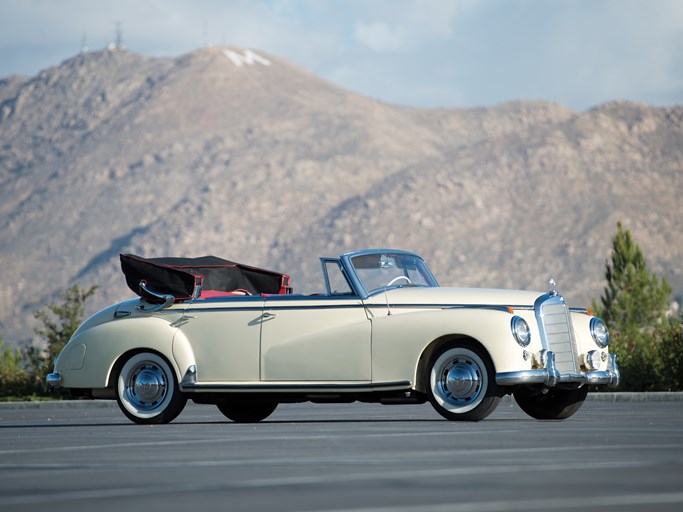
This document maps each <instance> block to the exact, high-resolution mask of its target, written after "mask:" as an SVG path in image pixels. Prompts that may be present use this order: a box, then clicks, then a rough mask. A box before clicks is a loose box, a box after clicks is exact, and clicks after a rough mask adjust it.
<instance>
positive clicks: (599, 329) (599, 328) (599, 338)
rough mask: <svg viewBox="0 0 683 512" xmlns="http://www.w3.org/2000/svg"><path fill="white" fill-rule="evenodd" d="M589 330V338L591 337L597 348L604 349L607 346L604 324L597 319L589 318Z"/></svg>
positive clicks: (606, 333)
mask: <svg viewBox="0 0 683 512" xmlns="http://www.w3.org/2000/svg"><path fill="white" fill-rule="evenodd" d="M590 329H591V336H593V340H594V341H595V344H596V345H597V346H598V347H600V348H605V347H606V346H607V345H609V331H608V330H607V326H606V325H605V322H603V321H602V320H600V319H599V318H597V317H593V318H591V323H590Z"/></svg>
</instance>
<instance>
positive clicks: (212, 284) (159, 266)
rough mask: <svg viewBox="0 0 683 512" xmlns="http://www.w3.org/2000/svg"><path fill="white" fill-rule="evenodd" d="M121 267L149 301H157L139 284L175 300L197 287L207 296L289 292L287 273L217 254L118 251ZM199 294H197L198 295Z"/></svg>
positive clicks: (186, 297)
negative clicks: (186, 255) (176, 255)
mask: <svg viewBox="0 0 683 512" xmlns="http://www.w3.org/2000/svg"><path fill="white" fill-rule="evenodd" d="M120 256H121V270H122V271H123V273H124V275H125V276H126V284H127V285H128V287H129V288H130V289H131V290H133V291H134V292H135V293H136V294H138V295H140V296H141V297H143V298H144V299H146V300H147V301H149V302H152V303H154V302H160V300H159V297H157V296H154V295H151V294H149V293H147V292H146V291H145V290H143V287H141V286H140V283H141V282H142V283H143V284H144V285H145V288H147V289H149V290H150V291H153V292H155V293H157V294H170V295H173V297H174V298H175V300H176V301H183V300H189V299H191V298H193V296H194V294H195V290H196V287H197V286H199V287H200V289H201V291H202V292H203V293H204V294H205V296H207V295H211V296H215V295H216V294H217V292H218V294H221V292H224V294H226V295H227V294H229V293H230V292H234V291H236V290H240V291H242V292H247V293H250V294H252V295H258V294H261V293H272V294H284V293H291V288H290V287H289V276H288V275H287V274H280V273H278V272H273V271H271V270H264V269H260V268H256V267H250V266H248V265H242V264H241V263H235V262H233V261H228V260H224V259H222V258H218V257H216V256H201V257H199V258H167V257H164V258H142V257H140V256H135V255H134V254H121V255H120ZM201 296H202V295H201V294H200V295H199V297H200V298H201Z"/></svg>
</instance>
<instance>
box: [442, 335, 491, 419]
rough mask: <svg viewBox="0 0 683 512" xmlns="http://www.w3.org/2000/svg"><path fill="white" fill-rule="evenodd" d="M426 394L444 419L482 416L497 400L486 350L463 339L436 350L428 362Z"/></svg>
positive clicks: (487, 412)
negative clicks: (455, 343) (461, 341)
mask: <svg viewBox="0 0 683 512" xmlns="http://www.w3.org/2000/svg"><path fill="white" fill-rule="evenodd" d="M428 395H429V401H430V402H431V403H432V406H433V407H434V409H436V411H437V412H438V413H439V414H441V416H443V417H444V418H446V419H449V420H464V421H479V420H483V419H484V418H486V417H487V416H488V415H489V414H491V413H492V412H493V411H494V410H495V408H496V407H497V406H498V402H499V401H500V393H499V388H498V386H497V385H496V381H495V375H494V370H493V364H492V363H491V360H490V359H489V357H488V354H486V352H485V351H484V350H483V349H482V348H480V347H479V346H478V345H476V344H474V343H466V342H464V343H461V344H459V345H447V346H446V347H445V348H443V349H441V350H439V351H438V352H436V353H435V354H434V356H433V357H432V359H431V361H430V363H429V387H428Z"/></svg>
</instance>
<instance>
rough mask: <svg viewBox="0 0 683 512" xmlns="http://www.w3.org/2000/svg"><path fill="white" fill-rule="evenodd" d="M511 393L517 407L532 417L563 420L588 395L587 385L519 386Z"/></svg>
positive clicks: (578, 406)
mask: <svg viewBox="0 0 683 512" xmlns="http://www.w3.org/2000/svg"><path fill="white" fill-rule="evenodd" d="M544 389H545V390H546V392H545V393H544V392H543V390H544ZM513 394H514V397H515V401H516V402H517V405H519V408H520V409H522V410H523V411H524V412H525V413H527V414H528V415H529V416H531V417H532V418H536V419H537V420H564V419H566V418H569V417H570V416H571V415H573V414H574V413H575V412H576V411H578V410H579V409H580V408H581V406H582V405H583V402H584V401H585V400H586V395H588V386H582V387H580V388H577V389H554V388H551V389H547V388H538V387H521V388H518V389H516V390H515V391H514V393H513Z"/></svg>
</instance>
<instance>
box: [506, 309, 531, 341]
mask: <svg viewBox="0 0 683 512" xmlns="http://www.w3.org/2000/svg"><path fill="white" fill-rule="evenodd" d="M510 329H511V330H512V336H513V337H514V338H515V341H516V342H517V344H518V345H519V346H520V347H528V346H529V343H531V330H530V329H529V324H528V323H527V322H526V320H524V319H523V318H522V317H521V316H516V315H515V316H513V317H512V320H510Z"/></svg>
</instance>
